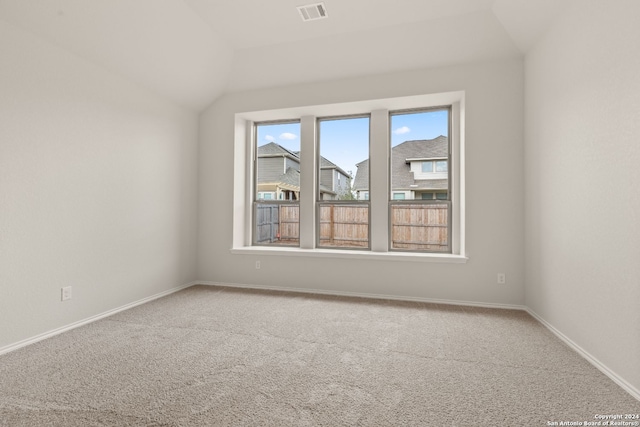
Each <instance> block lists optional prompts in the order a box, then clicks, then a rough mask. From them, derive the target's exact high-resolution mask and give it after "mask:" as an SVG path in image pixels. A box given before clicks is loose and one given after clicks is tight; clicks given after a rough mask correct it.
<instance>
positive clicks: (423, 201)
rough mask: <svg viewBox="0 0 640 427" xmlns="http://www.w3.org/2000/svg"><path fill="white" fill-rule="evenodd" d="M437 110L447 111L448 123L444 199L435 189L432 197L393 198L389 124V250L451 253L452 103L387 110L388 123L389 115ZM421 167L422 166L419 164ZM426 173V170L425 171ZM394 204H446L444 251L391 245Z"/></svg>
mask: <svg viewBox="0 0 640 427" xmlns="http://www.w3.org/2000/svg"><path fill="white" fill-rule="evenodd" d="M437 111H446V112H447V118H448V123H447V158H446V160H445V161H446V162H447V198H446V200H441V199H438V198H437V195H436V194H435V193H436V191H435V190H434V191H433V192H432V193H434V194H433V195H434V197H435V198H433V199H422V198H420V199H416V198H415V197H414V199H413V200H411V199H395V198H394V197H395V193H394V192H393V180H392V173H393V170H392V168H393V163H392V155H393V154H392V149H393V147H392V146H391V131H392V127H391V126H389V194H390V196H391V197H389V214H388V224H389V230H388V238H389V252H417V253H437V254H452V253H453V244H452V243H453V242H452V235H453V203H452V200H451V183H452V177H451V174H452V172H451V169H452V168H450V167H448V165H449V164H450V163H451V162H452V151H453V150H452V145H453V141H452V140H453V138H452V134H453V124H452V123H453V105H442V106H433V107H427V108H408V109H404V110H394V111H389V124H391V117H393V116H400V115H403V114H416V113H429V112H437ZM428 161H429V162H431V164H432V173H436V172H435V170H436V162H437V160H428ZM423 164H424V162H423ZM421 168H422V166H421ZM425 173H428V172H425ZM396 205H446V206H447V247H446V251H432V250H416V249H403V248H394V247H393V226H394V225H393V224H392V221H393V206H396Z"/></svg>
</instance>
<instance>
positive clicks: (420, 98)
mask: <svg viewBox="0 0 640 427" xmlns="http://www.w3.org/2000/svg"><path fill="white" fill-rule="evenodd" d="M442 105H452V112H451V121H452V126H451V127H452V129H451V135H450V137H451V141H452V144H451V168H452V172H453V173H452V174H451V193H452V194H451V195H452V206H453V212H452V224H451V229H452V242H451V243H452V253H450V254H439V253H424V252H389V247H388V229H389V227H388V216H389V213H388V206H389V200H388V193H387V191H388V174H389V155H390V154H389V152H390V148H389V147H390V144H389V142H388V138H389V119H388V118H389V114H388V112H389V111H390V110H403V109H412V108H427V107H431V106H442ZM363 113H371V140H370V147H371V148H370V156H371V162H372V163H371V164H370V167H371V168H372V170H376V171H379V172H378V173H376V174H371V176H370V180H371V182H370V185H371V188H370V189H369V194H370V203H371V213H370V218H371V224H370V227H371V246H370V247H371V250H370V251H345V250H334V249H319V248H315V242H316V239H315V237H316V236H315V233H316V227H315V212H316V209H315V202H316V200H315V187H316V182H315V181H316V179H317V176H316V175H317V174H316V173H305V174H304V175H301V182H300V187H301V188H300V192H301V196H300V247H299V248H297V247H296V248H291V247H263V246H252V243H251V233H252V230H251V224H252V215H253V210H252V206H253V186H252V182H253V178H254V177H253V167H252V164H253V161H254V159H255V156H256V152H255V151H256V149H255V144H254V143H253V140H252V139H253V137H252V135H253V123H254V122H262V121H272V120H291V119H295V118H300V124H301V130H300V134H301V138H300V140H301V146H300V151H301V153H300V157H301V159H300V161H301V165H300V166H301V169H302V168H304V170H314V165H315V164H316V156H317V152H316V151H317V150H316V147H317V144H316V118H317V117H322V116H337V115H353V114H363ZM464 113H465V99H464V92H462V91H460V92H447V93H441V94H431V95H417V96H409V97H401V98H388V99H382V100H369V101H360V102H350V103H341V104H325V105H317V106H305V107H298V108H295V107H294V108H286V109H279V110H267V111H255V112H246V113H238V114H236V115H235V132H234V191H233V212H234V214H233V243H232V248H231V253H233V254H253V255H286V256H306V257H339V258H357V259H372V260H405V261H419V262H424V261H428V262H445V263H447V262H448V263H464V262H466V261H467V259H468V258H467V256H466V247H465V197H464V192H465V185H464V182H465V179H464V177H465V170H464V145H465V139H464V136H465V134H464ZM371 195H373V197H371Z"/></svg>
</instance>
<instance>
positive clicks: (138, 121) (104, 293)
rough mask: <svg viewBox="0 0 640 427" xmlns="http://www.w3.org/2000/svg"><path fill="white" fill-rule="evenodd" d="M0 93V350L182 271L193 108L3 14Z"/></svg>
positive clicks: (190, 214)
mask: <svg viewBox="0 0 640 427" xmlns="http://www.w3.org/2000/svg"><path fill="white" fill-rule="evenodd" d="M0 93H1V94H2V96H1V99H0V117H1V119H0V212H1V214H0V236H1V237H0V349H2V348H3V347H8V346H9V345H12V344H15V343H17V342H19V341H21V340H25V339H28V338H32V337H34V336H36V335H39V334H42V333H46V332H48V331H50V330H53V329H56V328H59V327H63V326H66V325H69V324H72V323H74V322H78V321H80V320H84V319H86V318H89V317H92V316H95V315H98V314H101V313H104V312H105V311H108V310H111V309H114V308H118V307H121V306H123V305H126V304H130V303H132V302H134V301H137V300H140V299H143V298H146V297H149V296H152V295H155V294H158V293H161V292H163V291H166V290H170V289H172V288H175V287H177V286H180V285H184V284H187V283H189V282H191V281H193V280H194V279H195V270H196V265H195V259H196V227H197V209H196V207H197V199H196V197H197V181H196V179H197V174H196V168H197V160H196V154H197V130H198V126H197V115H196V114H195V113H193V112H190V111H187V110H185V109H182V108H179V107H177V106H175V105H173V104H171V103H168V102H166V101H164V100H162V99H161V98H159V97H157V96H156V95H153V94H151V93H150V92H149V91H147V90H145V89H143V88H141V87H139V86H137V85H135V84H132V83H130V82H128V81H126V80H124V79H122V78H121V77H119V76H116V75H114V74H111V73H108V72H107V71H105V70H104V69H102V68H99V67H97V66H95V65H93V64H91V63H89V62H87V61H85V60H83V59H81V58H79V57H77V56H74V55H72V54H70V53H68V52H67V51H64V50H62V49H60V48H58V47H56V46H54V45H51V44H49V43H47V42H44V41H42V40H40V39H38V38H36V37H34V36H32V35H31V34H30V33H27V32H24V31H22V30H19V29H17V28H16V27H13V26H11V25H9V24H6V23H5V22H4V21H2V20H0ZM227 180H228V179H227ZM64 286H72V287H73V299H71V300H69V301H66V302H61V301H60V288H61V287H64Z"/></svg>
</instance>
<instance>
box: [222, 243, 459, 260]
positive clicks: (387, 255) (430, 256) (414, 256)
mask: <svg viewBox="0 0 640 427" xmlns="http://www.w3.org/2000/svg"><path fill="white" fill-rule="evenodd" d="M230 252H231V253H232V254H236V255H282V256H301V257H312V258H350V259H370V260H375V261H412V262H436V263H449V264H465V263H466V262H467V260H468V259H469V258H468V257H466V256H464V255H452V254H436V253H417V252H371V251H360V250H338V249H300V248H285V247H271V246H244V247H239V248H232V249H230Z"/></svg>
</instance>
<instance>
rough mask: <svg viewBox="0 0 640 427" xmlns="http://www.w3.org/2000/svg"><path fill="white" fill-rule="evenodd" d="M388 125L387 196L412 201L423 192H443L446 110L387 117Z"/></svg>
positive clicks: (446, 177)
mask: <svg viewBox="0 0 640 427" xmlns="http://www.w3.org/2000/svg"><path fill="white" fill-rule="evenodd" d="M390 123H391V194H392V195H393V194H394V193H395V192H400V191H404V192H405V193H406V199H408V200H415V199H421V196H420V194H421V193H422V192H424V191H425V190H427V191H428V190H447V189H448V188H449V182H448V181H449V176H448V173H447V160H443V159H448V158H449V110H448V109H443V110H431V111H422V112H410V113H398V114H391V122H390ZM434 163H435V168H434ZM392 198H393V197H392Z"/></svg>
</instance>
